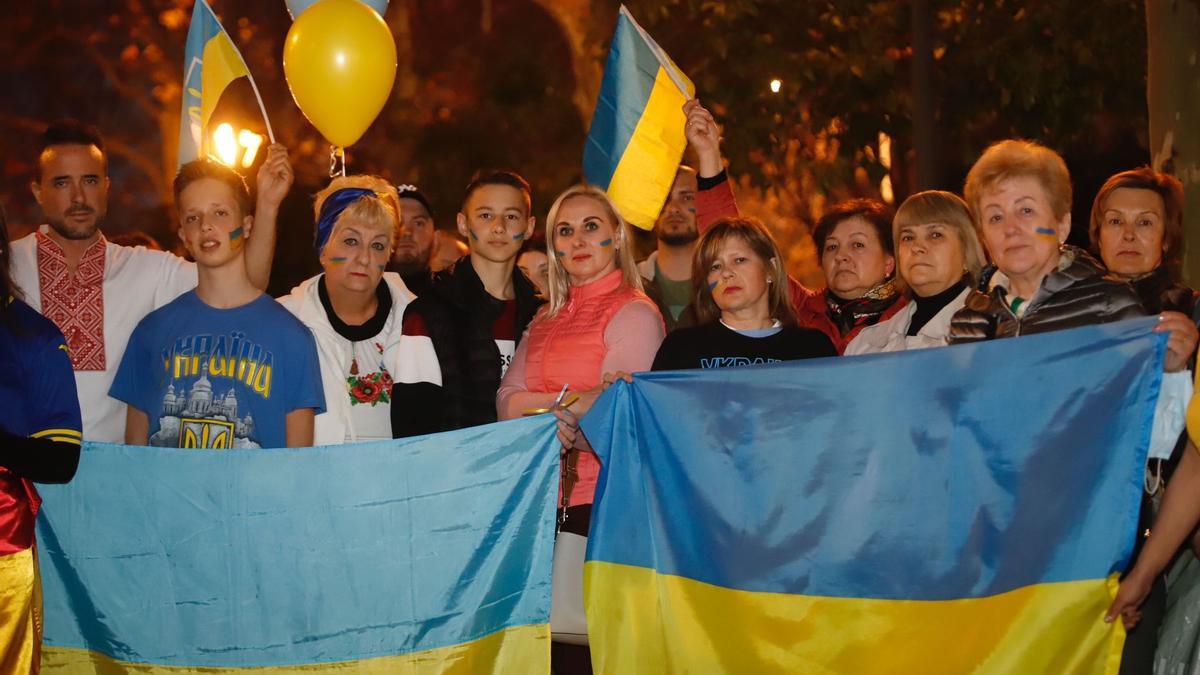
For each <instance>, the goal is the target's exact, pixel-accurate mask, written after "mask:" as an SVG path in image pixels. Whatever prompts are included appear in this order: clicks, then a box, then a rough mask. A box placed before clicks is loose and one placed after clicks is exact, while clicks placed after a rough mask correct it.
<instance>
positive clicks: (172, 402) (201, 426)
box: [150, 359, 261, 449]
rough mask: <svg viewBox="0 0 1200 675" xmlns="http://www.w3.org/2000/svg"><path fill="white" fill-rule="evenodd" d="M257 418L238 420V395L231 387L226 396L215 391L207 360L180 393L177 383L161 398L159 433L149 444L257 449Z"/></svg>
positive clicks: (248, 415) (248, 414) (247, 417)
mask: <svg viewBox="0 0 1200 675" xmlns="http://www.w3.org/2000/svg"><path fill="white" fill-rule="evenodd" d="M253 435H254V419H253V418H252V417H251V415H250V413H246V416H245V417H241V418H239V417H238V400H237V393H236V392H235V391H234V390H233V388H232V387H231V388H230V389H229V391H228V392H226V393H225V395H224V396H221V395H218V394H216V393H215V392H214V391H213V385H212V382H211V381H209V379H208V359H204V360H203V365H201V370H200V377H199V378H198V379H197V380H196V381H195V382H194V383H192V388H191V391H188V389H187V388H186V387H184V388H183V389H181V390H180V391H179V392H178V393H176V391H175V383H174V382H172V383H171V384H170V385H169V386H168V387H167V392H166V394H164V395H163V399H162V415H161V417H159V420H158V431H156V432H155V433H154V435H153V436H151V437H150V445H156V446H160V447H170V448H212V449H221V448H258V447H261V446H259V444H258V443H256V442H254V441H253V440H251V437H252V436H253Z"/></svg>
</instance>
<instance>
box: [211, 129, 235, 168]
mask: <svg viewBox="0 0 1200 675" xmlns="http://www.w3.org/2000/svg"><path fill="white" fill-rule="evenodd" d="M213 149H214V150H216V158H217V161H219V162H220V163H222V164H224V165H225V166H233V165H234V164H236V163H237V156H238V142H237V138H236V137H235V136H234V134H233V125H232V124H230V123H228V122H222V123H221V124H220V125H218V126H217V130H216V131H214V132H213Z"/></svg>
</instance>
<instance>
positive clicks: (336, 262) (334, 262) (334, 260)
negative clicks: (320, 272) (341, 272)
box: [329, 258, 346, 266]
mask: <svg viewBox="0 0 1200 675" xmlns="http://www.w3.org/2000/svg"><path fill="white" fill-rule="evenodd" d="M345 262H346V259H345V258H330V259H329V264H330V265H335V266H336V265H341V264H344V263H345Z"/></svg>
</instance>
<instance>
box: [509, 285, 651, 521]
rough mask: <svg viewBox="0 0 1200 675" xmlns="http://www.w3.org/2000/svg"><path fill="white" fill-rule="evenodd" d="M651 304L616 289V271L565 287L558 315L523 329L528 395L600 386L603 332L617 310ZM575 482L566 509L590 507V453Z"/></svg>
mask: <svg viewBox="0 0 1200 675" xmlns="http://www.w3.org/2000/svg"><path fill="white" fill-rule="evenodd" d="M639 301H640V302H646V303H650V304H651V306H653V303H652V302H651V300H650V299H649V298H647V297H646V295H645V294H644V293H642V292H641V291H639V290H637V289H636V288H631V287H629V286H626V285H625V284H624V283H622V278H621V270H620V269H616V270H613V271H612V272H609V273H608V274H606V275H604V276H603V277H601V278H599V279H597V280H596V281H593V282H591V283H589V284H585V285H583V286H573V287H571V296H570V298H568V299H567V304H566V305H564V306H563V308H562V309H560V310H558V314H555V315H554V316H552V317H550V318H548V319H544V318H541V317H538V318H537V319H534V321H533V323H532V324H530V326H529V337H528V338H526V340H528V345H529V346H528V347H527V348H526V349H527V351H526V353H525V386H526V387H528V388H529V391H541V392H555V393H557V392H559V391H560V390H562V388H563V385H564V384H569V385H570V386H571V390H572V391H585V390H587V389H591V388H592V387H595V386H596V385H597V384H600V378H601V377H603V376H604V373H602V372H600V368H601V366H602V365H603V363H604V356H605V354H606V353H607V351H608V348H607V347H606V346H605V344H604V330H605V329H606V328H607V327H608V322H609V321H610V320H611V319H612V318H613V316H614V315H615V314H616V313H617V312H618V311H620V309H621V308H622V307H624V306H625V305H627V304H629V303H631V302H639ZM576 470H577V471H578V472H579V480H578V481H576V483H575V487H574V489H572V490H571V505H572V506H576V505H579V504H591V503H592V499H593V496H594V494H595V492H596V479H597V478H598V477H599V475H600V462H599V461H598V460H597V459H596V456H595V455H593V454H592V453H590V452H585V453H582V454H581V455H580V457H579V462H578V463H577V464H576Z"/></svg>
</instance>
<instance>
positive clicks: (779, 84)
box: [771, 78, 783, 94]
mask: <svg viewBox="0 0 1200 675" xmlns="http://www.w3.org/2000/svg"><path fill="white" fill-rule="evenodd" d="M782 88H783V80H780V79H778V78H776V79H774V80H771V93H772V94H778V93H779V90H780V89H782Z"/></svg>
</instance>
